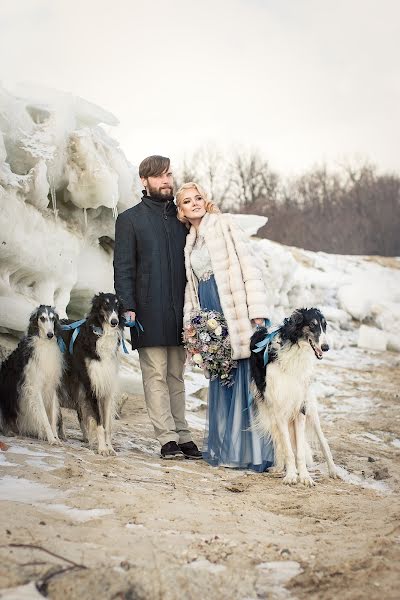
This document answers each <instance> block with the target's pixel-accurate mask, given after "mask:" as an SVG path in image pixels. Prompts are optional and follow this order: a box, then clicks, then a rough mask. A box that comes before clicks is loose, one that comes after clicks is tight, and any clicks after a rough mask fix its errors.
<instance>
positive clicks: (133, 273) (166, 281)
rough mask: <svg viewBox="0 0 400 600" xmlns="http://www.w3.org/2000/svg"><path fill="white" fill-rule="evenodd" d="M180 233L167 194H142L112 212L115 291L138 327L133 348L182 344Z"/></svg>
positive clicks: (183, 236)
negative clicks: (136, 200) (163, 197)
mask: <svg viewBox="0 0 400 600" xmlns="http://www.w3.org/2000/svg"><path fill="white" fill-rule="evenodd" d="M186 234H187V228H186V227H185V225H184V224H183V223H181V222H180V221H178V219H177V218H176V206H175V204H174V202H173V201H171V200H170V201H163V200H156V199H153V198H151V197H149V196H143V198H142V201H141V202H140V203H139V204H137V205H136V206H133V207H132V208H129V209H128V210H126V211H125V212H123V213H121V214H120V215H119V216H118V219H117V222H116V226H115V250H114V286H115V291H116V293H117V294H118V296H120V298H121V299H122V302H123V304H124V307H125V309H126V310H133V311H135V313H136V316H137V319H138V320H139V321H140V323H141V324H142V325H143V328H144V332H143V333H140V334H138V333H137V331H136V329H135V328H132V330H131V338H132V347H133V348H146V347H150V346H178V345H180V344H182V321H183V302H184V294H185V285H186V274H185V260H184V254H183V249H184V247H185V241H186Z"/></svg>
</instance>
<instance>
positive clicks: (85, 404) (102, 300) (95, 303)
mask: <svg viewBox="0 0 400 600" xmlns="http://www.w3.org/2000/svg"><path fill="white" fill-rule="evenodd" d="M67 323H68V322H67V321H62V324H67ZM123 327H124V319H123V308H122V305H121V303H120V301H119V300H118V298H117V296H116V295H115V294H104V293H99V294H97V295H96V296H94V298H93V300H92V307H91V310H90V313H89V314H88V316H87V319H86V321H85V322H84V323H83V324H82V325H81V326H80V331H79V334H78V335H77V337H76V340H75V342H74V345H73V348H72V352H71V353H66V359H65V361H66V368H65V371H64V383H65V391H66V394H64V395H63V398H62V400H61V403H62V406H63V407H66V408H73V409H75V410H76V411H77V413H78V419H79V422H80V425H81V429H82V433H83V437H84V440H85V441H88V442H89V446H90V448H92V449H94V450H96V451H97V452H98V453H99V454H102V455H103V456H108V455H115V454H116V452H115V450H114V448H113V446H112V442H111V434H112V421H113V418H114V415H115V402H116V399H117V394H118V346H119V345H120V343H121V339H122V332H123ZM72 335H73V330H71V331H63V332H62V337H63V339H64V342H65V343H66V345H67V347H69V345H70V342H71V337H72Z"/></svg>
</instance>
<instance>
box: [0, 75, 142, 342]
mask: <svg viewBox="0 0 400 600" xmlns="http://www.w3.org/2000/svg"><path fill="white" fill-rule="evenodd" d="M117 123H118V121H117V119H116V118H115V117H114V116H113V115H111V114H110V113H108V112H107V111H105V110H103V109H101V108H99V107H98V106H95V105H94V104H91V103H89V102H86V101H85V100H82V99H80V98H76V97H73V96H71V95H68V94H62V93H57V92H51V91H49V90H41V89H35V88H32V87H27V86H23V87H22V86H20V87H19V89H17V90H16V93H15V94H11V93H9V92H8V91H6V90H5V89H4V88H1V87H0V231H1V240H0V247H1V254H0V261H1V263H0V327H1V328H2V329H3V330H4V329H5V330H7V331H15V332H21V331H23V330H24V329H25V328H26V323H27V317H28V315H29V313H30V312H31V310H32V308H33V307H35V306H36V305H38V304H39V303H44V304H54V305H56V306H57V308H58V310H59V313H60V315H61V316H65V315H66V311H67V307H68V313H69V316H75V315H78V314H81V312H82V310H84V309H86V307H87V303H88V300H89V299H90V297H91V296H92V295H93V293H94V292H95V291H99V290H112V289H113V280H112V251H113V239H114V223H115V215H116V214H117V212H120V211H123V210H125V209H126V208H128V207H129V206H132V205H133V204H135V203H136V202H137V201H138V199H139V195H138V191H139V190H138V185H137V183H136V181H137V176H136V171H135V170H134V169H133V167H132V166H131V165H130V164H129V163H128V161H127V159H126V158H125V156H124V154H123V152H122V151H121V149H120V148H119V146H118V144H117V142H116V141H115V140H113V139H112V138H111V137H110V136H109V135H108V134H107V133H106V131H105V129H104V128H103V127H102V125H101V124H105V125H108V126H112V125H116V124H117Z"/></svg>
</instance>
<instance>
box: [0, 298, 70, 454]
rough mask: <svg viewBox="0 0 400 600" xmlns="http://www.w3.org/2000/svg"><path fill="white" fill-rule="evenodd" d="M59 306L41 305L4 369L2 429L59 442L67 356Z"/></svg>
mask: <svg viewBox="0 0 400 600" xmlns="http://www.w3.org/2000/svg"><path fill="white" fill-rule="evenodd" d="M58 328H59V319H58V315H57V313H56V311H55V309H54V308H53V307H51V306H45V305H43V304H42V305H41V306H39V307H38V308H37V309H36V310H35V311H34V312H33V313H32V315H31V317H30V320H29V327H28V332H27V334H26V336H25V337H24V338H22V340H21V341H20V342H19V344H18V346H17V348H16V349H15V350H14V352H12V353H11V354H10V356H9V357H8V358H7V359H6V360H5V361H4V362H3V364H2V365H1V369H0V430H1V431H3V433H5V434H6V435H12V434H21V435H28V436H34V437H38V438H40V439H47V441H48V442H49V444H59V443H60V440H59V439H58V435H57V425H58V420H59V418H60V405H59V387H60V384H61V377H62V371H63V356H62V353H61V350H60V348H59V346H58V344H57V334H58Z"/></svg>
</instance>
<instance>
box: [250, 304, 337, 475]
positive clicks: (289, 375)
mask: <svg viewBox="0 0 400 600" xmlns="http://www.w3.org/2000/svg"><path fill="white" fill-rule="evenodd" d="M267 335H268V329H267V328H265V327H259V328H258V329H257V330H256V331H255V332H254V334H253V336H252V338H251V343H250V348H251V350H252V352H251V357H250V365H251V376H252V391H253V396H254V399H255V403H256V406H257V418H256V426H257V427H258V428H259V429H260V430H261V431H262V432H263V433H264V434H267V435H268V436H270V437H271V438H272V441H273V443H274V449H275V466H274V467H273V470H274V471H275V472H283V471H285V477H284V479H283V482H284V483H286V484H295V483H297V482H298V481H299V482H300V483H303V484H304V485H308V486H312V485H315V483H314V480H313V479H312V478H311V476H310V474H309V472H308V470H307V463H308V464H310V463H312V456H311V451H310V447H309V445H308V442H307V439H306V423H307V429H309V428H310V429H311V431H313V432H314V433H315V434H316V436H317V438H318V440H319V443H320V445H321V448H322V451H323V454H324V456H325V459H326V461H327V463H328V472H329V476H330V477H337V476H338V475H337V471H336V467H335V464H334V462H333V458H332V454H331V451H330V448H329V445H328V442H327V441H326V438H325V436H324V434H323V432H322V429H321V425H320V420H319V416H318V408H317V402H316V398H315V396H314V394H313V392H312V389H311V383H312V376H313V371H314V366H315V359H318V360H321V359H322V356H323V353H324V352H327V350H329V345H328V342H327V338H326V321H325V318H324V316H323V314H322V313H321V312H320V311H319V310H318V309H317V308H310V309H306V308H301V309H298V310H295V311H294V312H293V314H292V315H291V316H290V317H289V318H287V319H285V320H284V322H283V324H282V325H281V326H280V327H279V329H278V330H277V332H276V335H275V336H274V337H273V339H272V340H271V343H270V345H269V348H268V363H267V366H266V367H265V366H264V356H263V355H264V351H263V350H262V351H261V352H257V353H256V352H254V350H257V348H258V347H257V346H256V344H258V343H260V342H262V341H263V340H264V339H266V336H267ZM308 426H309V427H308Z"/></svg>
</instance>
